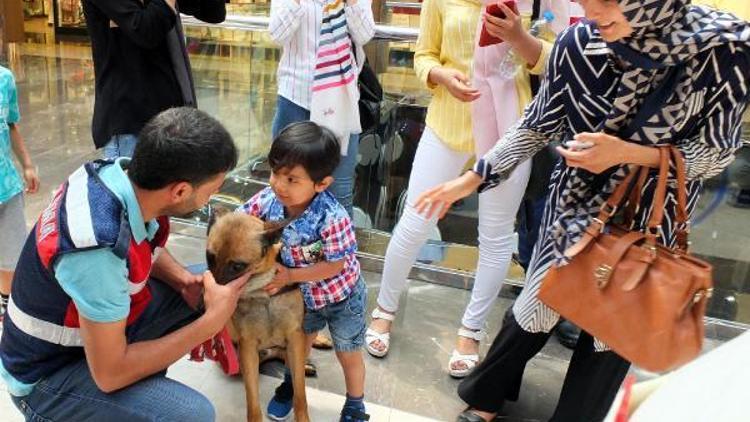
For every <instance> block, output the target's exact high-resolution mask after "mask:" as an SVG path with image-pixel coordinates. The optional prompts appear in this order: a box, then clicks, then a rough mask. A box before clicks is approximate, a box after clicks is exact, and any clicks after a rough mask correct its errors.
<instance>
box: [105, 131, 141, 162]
mask: <svg viewBox="0 0 750 422" xmlns="http://www.w3.org/2000/svg"><path fill="white" fill-rule="evenodd" d="M136 143H138V138H137V137H136V136H135V135H115V136H113V137H112V139H110V140H109V142H108V143H107V145H105V146H104V151H103V155H104V158H105V159H115V158H119V157H132V156H133V152H134V151H135V144H136Z"/></svg>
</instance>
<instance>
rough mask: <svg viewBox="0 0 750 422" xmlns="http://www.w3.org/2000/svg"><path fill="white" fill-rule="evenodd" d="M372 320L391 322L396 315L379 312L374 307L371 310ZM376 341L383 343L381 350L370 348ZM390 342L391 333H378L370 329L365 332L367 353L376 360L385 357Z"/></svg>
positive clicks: (378, 309)
mask: <svg viewBox="0 0 750 422" xmlns="http://www.w3.org/2000/svg"><path fill="white" fill-rule="evenodd" d="M371 316H372V319H384V320H386V321H391V322H393V320H395V319H396V315H393V314H389V313H387V312H383V311H381V310H380V308H378V307H376V308H375V309H373V310H372V315H371ZM376 341H380V342H381V343H383V346H385V347H383V350H378V349H376V348H374V347H372V344H373V343H374V342H376ZM390 341H391V333H390V332H388V333H379V332H377V331H375V330H373V329H372V328H368V329H367V331H365V345H366V348H367V353H369V354H371V355H372V356H375V357H376V358H382V357H385V355H387V354H388V348H389V346H390Z"/></svg>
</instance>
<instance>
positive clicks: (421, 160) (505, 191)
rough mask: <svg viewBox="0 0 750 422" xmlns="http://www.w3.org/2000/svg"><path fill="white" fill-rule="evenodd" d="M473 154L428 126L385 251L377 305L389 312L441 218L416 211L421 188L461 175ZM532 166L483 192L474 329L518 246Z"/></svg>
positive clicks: (466, 321)
mask: <svg viewBox="0 0 750 422" xmlns="http://www.w3.org/2000/svg"><path fill="white" fill-rule="evenodd" d="M470 157H471V154H468V153H460V152H456V151H453V150H451V149H450V148H448V147H447V146H446V145H445V144H444V143H443V142H442V141H441V140H440V139H438V137H437V136H436V135H435V133H434V132H433V131H432V130H431V129H430V128H429V127H428V128H425V131H424V133H423V134H422V138H421V140H420V141H419V146H418V147H417V153H416V156H415V157H414V165H413V166H412V171H411V175H410V177H409V190H408V193H407V201H406V207H405V209H404V213H403V215H402V216H401V219H400V220H399V222H398V224H397V226H396V228H395V229H394V231H393V236H392V238H391V241H390V243H389V244H388V249H387V251H386V254H385V266H384V268H383V279H382V285H381V287H380V293H379V295H378V305H379V306H380V307H381V308H383V309H384V310H386V311H388V312H396V311H397V310H398V302H399V297H400V296H401V292H402V291H403V290H404V288H405V287H406V283H407V277H408V276H409V271H410V270H411V267H412V266H413V265H414V262H415V261H416V258H417V254H418V252H419V250H420V248H421V247H422V245H424V243H425V241H426V240H427V238H428V236H429V234H430V233H431V232H432V230H433V229H434V227H435V225H437V219H436V218H432V219H430V220H428V219H426V218H425V217H423V216H422V215H419V214H417V212H416V210H415V208H414V204H415V202H416V200H417V198H418V197H419V195H420V194H422V192H424V191H426V190H428V189H430V188H432V187H435V186H437V185H439V184H441V183H444V182H447V181H449V180H451V179H454V178H456V177H457V176H459V175H460V173H461V171H462V170H463V169H464V167H465V165H466V162H467V161H468V160H469V158H470ZM530 172H531V161H530V160H529V161H527V162H525V163H523V164H522V165H520V166H519V167H518V168H517V169H516V170H515V171H514V172H513V173H512V174H511V176H510V178H509V179H508V180H506V181H504V182H503V183H501V184H500V185H499V186H497V187H496V188H494V189H490V190H489V191H486V192H484V193H482V194H480V195H479V263H478V265H477V271H476V278H475V281H474V288H473V290H472V292H471V300H470V302H469V305H468V306H467V307H466V311H465V313H464V316H463V320H462V324H463V325H464V326H466V327H467V328H470V329H472V330H479V329H481V328H483V327H484V323H485V321H486V319H487V315H488V314H489V311H490V310H491V308H492V305H493V304H494V302H495V299H496V298H497V296H498V294H499V293H500V288H501V287H502V283H503V280H505V277H506V275H507V272H508V267H509V265H510V261H511V256H512V254H513V250H514V247H515V244H514V241H515V236H514V234H513V230H514V223H515V218H516V213H517V211H518V207H519V205H520V203H521V200H522V199H523V195H524V192H525V190H526V184H527V183H528V180H529V173H530Z"/></svg>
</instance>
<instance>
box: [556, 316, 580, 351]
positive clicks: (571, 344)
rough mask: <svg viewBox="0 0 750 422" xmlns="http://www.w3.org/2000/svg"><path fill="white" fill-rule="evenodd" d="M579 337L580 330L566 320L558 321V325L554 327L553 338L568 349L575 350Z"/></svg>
mask: <svg viewBox="0 0 750 422" xmlns="http://www.w3.org/2000/svg"><path fill="white" fill-rule="evenodd" d="M580 335H581V329H580V328H578V327H576V326H575V324H573V323H572V322H570V321H567V320H562V321H560V323H559V324H557V327H555V337H557V340H558V341H559V342H560V344H562V345H563V346H565V347H567V348H568V349H575V347H576V344H578V337H579V336H580Z"/></svg>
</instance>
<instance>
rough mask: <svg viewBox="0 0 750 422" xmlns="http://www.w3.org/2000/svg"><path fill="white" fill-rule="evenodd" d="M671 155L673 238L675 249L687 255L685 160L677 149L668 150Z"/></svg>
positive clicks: (687, 224) (688, 228) (688, 232)
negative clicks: (674, 203) (674, 187)
mask: <svg viewBox="0 0 750 422" xmlns="http://www.w3.org/2000/svg"><path fill="white" fill-rule="evenodd" d="M669 150H670V152H671V153H672V161H673V162H674V165H675V171H676V173H677V215H676V220H677V229H676V230H675V236H676V238H677V248H678V249H679V250H680V251H682V252H685V253H687V251H688V248H689V247H690V242H689V240H688V236H689V234H690V220H688V212H687V172H686V170H685V158H684V157H683V156H682V153H681V152H680V150H679V149H678V148H677V147H674V146H673V147H671V148H669Z"/></svg>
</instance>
